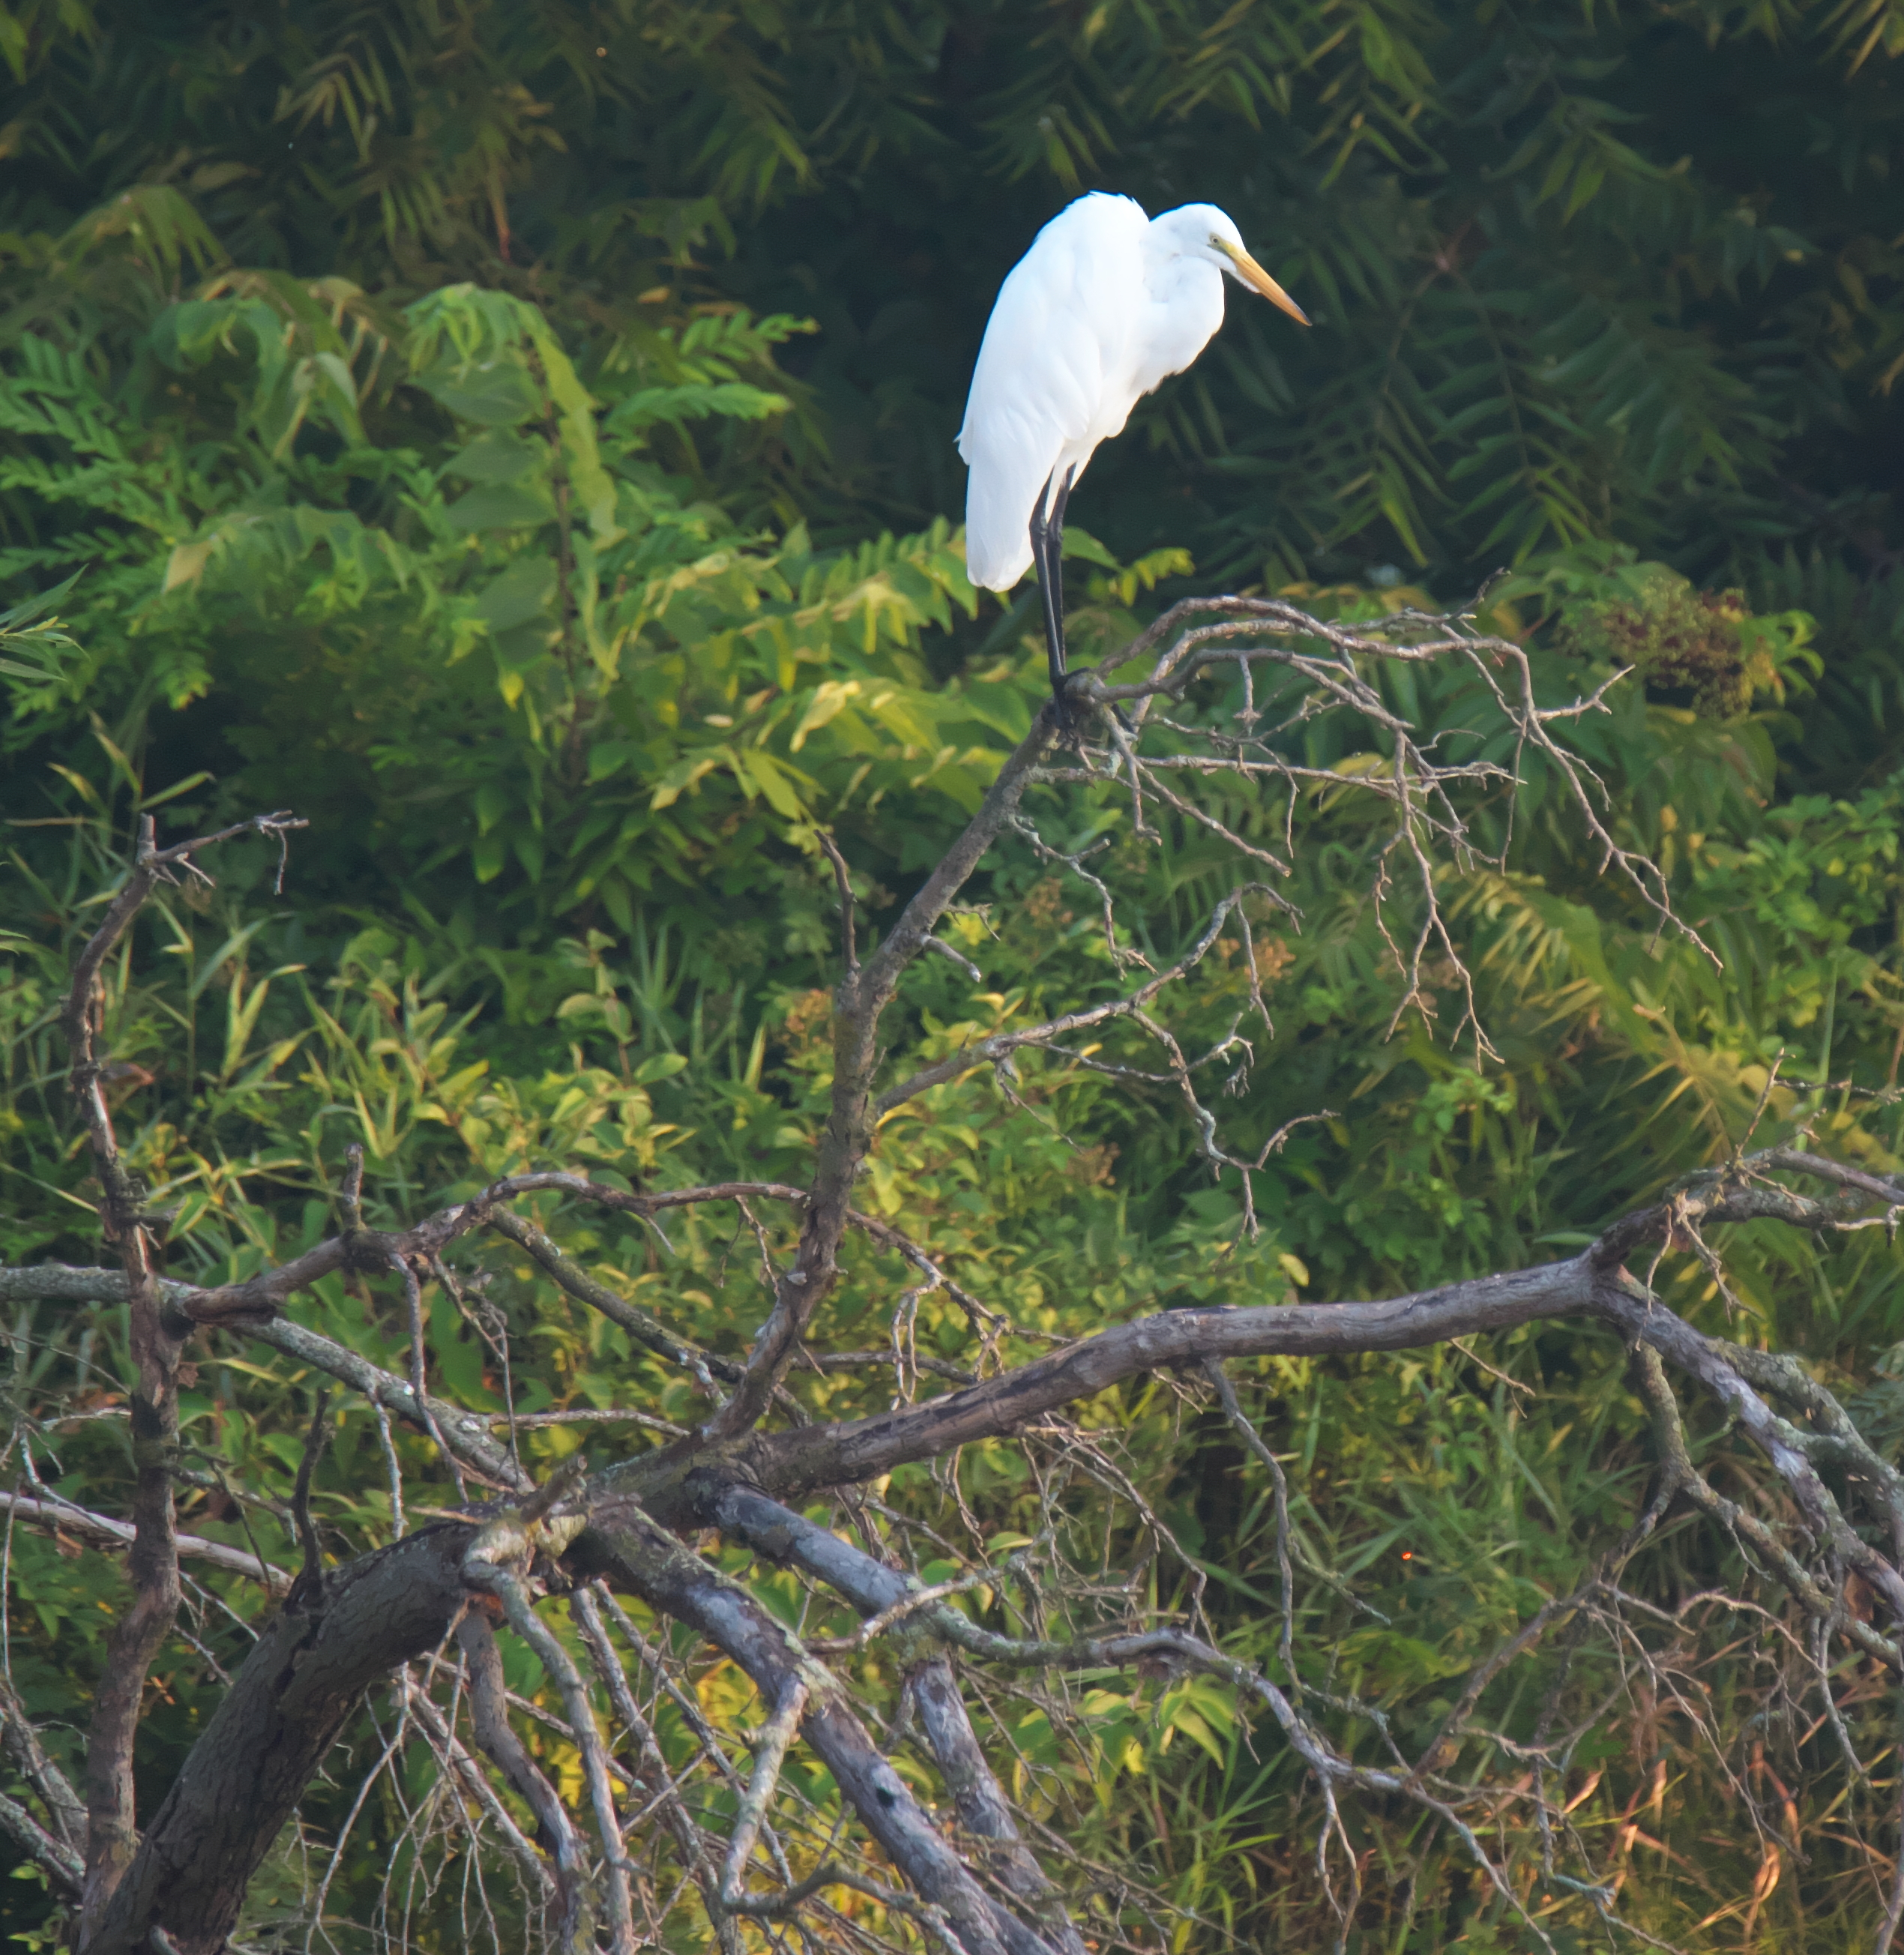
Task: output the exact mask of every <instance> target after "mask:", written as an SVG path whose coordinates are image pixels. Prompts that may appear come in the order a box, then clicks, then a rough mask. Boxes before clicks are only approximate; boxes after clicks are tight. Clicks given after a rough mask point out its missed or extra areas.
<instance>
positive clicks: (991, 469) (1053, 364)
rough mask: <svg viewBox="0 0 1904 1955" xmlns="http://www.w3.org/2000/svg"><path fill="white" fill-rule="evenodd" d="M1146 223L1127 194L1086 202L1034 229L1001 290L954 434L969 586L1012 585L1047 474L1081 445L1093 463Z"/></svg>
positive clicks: (1122, 363)
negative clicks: (961, 467)
mask: <svg viewBox="0 0 1904 1955" xmlns="http://www.w3.org/2000/svg"><path fill="white" fill-rule="evenodd" d="M1148 221H1149V220H1148V219H1146V217H1145V216H1144V213H1143V210H1142V209H1141V207H1140V206H1138V205H1137V204H1136V203H1133V202H1132V201H1131V199H1130V198H1128V197H1105V196H1102V195H1094V196H1090V197H1081V198H1079V199H1078V201H1077V202H1076V203H1073V204H1071V205H1069V206H1068V207H1067V208H1065V209H1063V210H1062V211H1060V212H1059V213H1058V215H1057V216H1056V217H1054V218H1053V219H1052V220H1051V222H1050V223H1049V224H1047V225H1046V226H1045V228H1043V230H1042V231H1040V232H1039V233H1038V235H1037V238H1036V239H1034V241H1033V243H1032V246H1031V250H1029V251H1028V252H1027V253H1025V255H1024V257H1023V258H1021V260H1019V261H1018V264H1017V265H1016V266H1015V267H1014V268H1013V269H1012V273H1011V275H1010V276H1009V278H1008V279H1006V282H1005V284H1004V285H1003V287H1002V288H1001V289H1000V291H999V295H998V303H997V304H996V305H995V306H994V307H993V308H992V316H991V319H990V322H989V323H987V326H986V328H985V339H984V343H983V345H981V346H980V348H979V352H978V364H977V367H976V369H975V370H974V372H973V374H972V391H971V395H970V396H969V397H968V399H967V401H966V403H965V426H964V427H962V428H961V429H960V430H959V435H958V452H959V453H960V454H961V455H963V456H964V457H965V464H966V466H967V467H968V468H969V469H970V470H971V477H970V479H969V480H968V482H967V483H966V489H965V562H966V567H967V568H968V570H969V571H970V572H971V579H972V581H973V582H974V584H982V585H983V586H985V587H987V588H988V589H990V590H1006V589H1008V588H1009V587H1010V586H1012V584H1015V583H1017V581H1018V579H1019V578H1021V577H1022V576H1023V575H1024V573H1025V572H1026V571H1028V569H1029V568H1031V540H1030V536H1029V530H1030V527H1031V512H1032V511H1033V509H1034V508H1035V507H1036V505H1037V500H1038V496H1039V493H1040V491H1041V490H1043V487H1044V485H1045V483H1046V481H1047V480H1049V479H1050V475H1051V472H1052V471H1053V468H1054V467H1056V466H1057V464H1058V463H1059V459H1060V458H1061V457H1063V458H1066V459H1067V460H1068V461H1071V462H1072V463H1074V464H1075V465H1076V466H1077V467H1078V468H1079V469H1080V470H1081V469H1082V467H1083V461H1082V460H1081V459H1079V458H1078V451H1079V449H1082V450H1083V455H1084V458H1086V459H1087V458H1088V455H1089V451H1090V446H1091V445H1094V440H1093V430H1094V428H1096V427H1098V426H1099V425H1100V423H1101V421H1102V419H1103V407H1104V405H1105V393H1106V388H1107V387H1108V386H1115V385H1116V384H1117V383H1119V381H1120V380H1121V379H1122V375H1123V373H1124V371H1125V368H1126V367H1128V353H1127V351H1126V342H1127V341H1128V336H1129V333H1130V330H1131V322H1132V319H1133V316H1134V310H1135V301H1136V299H1137V298H1138V294H1139V290H1140V281H1141V260H1140V257H1139V252H1140V241H1141V238H1142V236H1143V234H1144V229H1145V228H1146V226H1147V223H1148ZM1125 408H1126V411H1128V402H1127V403H1125ZM1114 418H1116V419H1117V420H1119V421H1120V422H1121V420H1122V416H1121V415H1117V416H1116V417H1114ZM1067 450H1069V451H1071V452H1070V454H1069V455H1068V456H1067V455H1066V451H1067Z"/></svg>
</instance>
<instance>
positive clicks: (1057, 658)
mask: <svg viewBox="0 0 1904 1955" xmlns="http://www.w3.org/2000/svg"><path fill="white" fill-rule="evenodd" d="M1054 480H1056V477H1055V476H1053V477H1047V478H1046V482H1045V485H1044V486H1043V488H1042V489H1040V490H1039V491H1038V499H1037V503H1036V505H1034V508H1033V509H1032V512H1031V561H1032V562H1033V563H1034V565H1036V566H1037V572H1038V597H1039V600H1040V603H1042V604H1043V606H1044V643H1045V655H1046V659H1047V660H1048V661H1049V663H1050V668H1051V696H1052V697H1053V699H1055V700H1056V701H1057V702H1058V704H1059V706H1060V707H1062V705H1063V704H1064V696H1065V597H1064V572H1063V571H1062V569H1061V568H1059V549H1060V548H1061V547H1062V541H1063V536H1064V532H1063V530H1062V527H1056V526H1054V524H1053V523H1051V522H1048V521H1046V517H1045V502H1046V499H1047V498H1049V497H1050V496H1051V493H1052V483H1053V481H1054ZM1064 496H1065V490H1063V489H1060V490H1059V491H1058V494H1057V496H1056V499H1055V500H1054V501H1053V512H1052V513H1053V516H1054V517H1056V515H1057V514H1058V512H1059V511H1060V510H1062V508H1063V507H1064V501H1063V498H1064Z"/></svg>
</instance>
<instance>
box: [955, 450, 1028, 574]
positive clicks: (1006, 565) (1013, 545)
mask: <svg viewBox="0 0 1904 1955" xmlns="http://www.w3.org/2000/svg"><path fill="white" fill-rule="evenodd" d="M1043 492H1044V478H1043V477H1040V478H1039V480H1037V481H1035V482H1034V481H1033V480H1031V477H1030V471H1028V470H1024V469H1013V468H1011V467H1009V466H1006V467H998V466H996V465H995V466H993V467H989V468H988V467H975V468H974V469H973V471H972V472H971V476H970V477H969V478H968V480H967V482H966V485H965V570H966V574H967V575H968V576H969V577H970V578H971V580H972V581H973V582H974V584H977V585H978V586H979V587H980V589H981V590H1010V589H1011V587H1012V585H1013V584H1015V583H1017V582H1018V579H1019V578H1021V577H1022V576H1023V575H1024V573H1025V572H1026V571H1028V570H1029V569H1030V568H1031V512H1032V510H1033V509H1034V508H1035V507H1036V506H1037V500H1038V498H1039V496H1040V495H1042V494H1043Z"/></svg>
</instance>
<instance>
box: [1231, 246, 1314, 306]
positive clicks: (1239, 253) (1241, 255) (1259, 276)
mask: <svg viewBox="0 0 1904 1955" xmlns="http://www.w3.org/2000/svg"><path fill="white" fill-rule="evenodd" d="M1211 242H1212V243H1213V244H1215V245H1216V248H1217V249H1218V250H1220V251H1221V252H1222V253H1223V255H1224V256H1225V257H1227V258H1228V259H1229V261H1230V263H1232V265H1234V266H1235V267H1236V269H1237V271H1238V273H1240V274H1241V275H1242V277H1243V278H1244V279H1245V280H1247V281H1248V283H1249V284H1251V285H1254V287H1255V288H1256V289H1257V291H1259V292H1260V293H1261V294H1263V296H1264V298H1266V299H1267V300H1268V301H1269V302H1270V304H1271V305H1273V306H1274V307H1276V310H1278V311H1279V312H1286V313H1288V314H1289V316H1290V317H1291V318H1292V320H1295V323H1297V325H1298V326H1307V325H1308V323H1309V320H1308V314H1307V313H1304V311H1303V310H1302V308H1301V307H1300V306H1299V305H1298V304H1296V302H1295V300H1294V299H1292V298H1290V296H1289V294H1288V293H1287V292H1286V291H1284V290H1283V289H1282V287H1281V286H1280V285H1278V284H1277V283H1276V281H1275V279H1273V278H1271V277H1270V275H1269V273H1268V272H1266V271H1264V269H1263V267H1262V266H1260V265H1259V264H1258V263H1257V262H1256V260H1254V258H1252V257H1251V256H1250V254H1249V253H1248V252H1247V251H1245V250H1243V249H1242V247H1241V246H1240V245H1236V244H1229V242H1227V241H1226V240H1225V239H1223V238H1213V239H1212V240H1211Z"/></svg>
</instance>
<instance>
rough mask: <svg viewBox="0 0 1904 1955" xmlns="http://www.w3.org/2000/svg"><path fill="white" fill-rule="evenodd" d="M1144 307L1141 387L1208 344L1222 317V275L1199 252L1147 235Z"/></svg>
mask: <svg viewBox="0 0 1904 1955" xmlns="http://www.w3.org/2000/svg"><path fill="white" fill-rule="evenodd" d="M1144 260H1145V263H1144V287H1145V291H1146V294H1147V297H1148V298H1149V300H1150V304H1149V305H1148V307H1147V308H1146V309H1145V310H1146V316H1145V319H1144V327H1143V332H1142V339H1143V351H1142V353H1141V355H1140V360H1139V364H1140V367H1141V384H1142V388H1143V391H1144V392H1145V393H1148V392H1150V389H1152V388H1153V387H1154V386H1157V383H1158V382H1159V381H1160V380H1163V379H1165V378H1166V377H1167V376H1169V375H1170V374H1172V373H1182V371H1183V370H1184V369H1185V367H1188V365H1189V364H1191V361H1192V360H1194V359H1195V358H1196V357H1197V354H1200V353H1201V352H1202V351H1203V350H1204V348H1205V347H1206V346H1207V345H1209V343H1210V335H1212V334H1213V332H1215V331H1216V329H1217V328H1218V327H1219V326H1221V325H1222V324H1223V273H1222V272H1220V271H1219V270H1218V269H1217V268H1216V266H1214V265H1213V264H1212V263H1210V260H1209V259H1208V258H1207V257H1202V256H1201V255H1193V254H1192V253H1189V252H1187V251H1183V250H1177V249H1175V248H1174V247H1173V246H1172V244H1171V243H1170V242H1169V241H1166V240H1163V239H1159V238H1147V239H1146V240H1145V250H1144Z"/></svg>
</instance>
